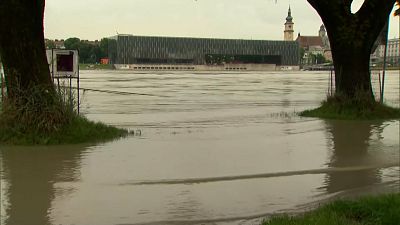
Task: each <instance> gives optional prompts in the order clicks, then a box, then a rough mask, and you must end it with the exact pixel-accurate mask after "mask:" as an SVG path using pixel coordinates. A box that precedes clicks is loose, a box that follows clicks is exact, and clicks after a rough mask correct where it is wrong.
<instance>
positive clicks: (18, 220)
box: [0, 71, 400, 225]
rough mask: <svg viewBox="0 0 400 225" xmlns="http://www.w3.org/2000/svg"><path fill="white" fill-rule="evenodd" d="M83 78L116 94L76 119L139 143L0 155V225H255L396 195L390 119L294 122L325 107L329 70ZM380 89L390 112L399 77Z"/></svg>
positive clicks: (93, 74) (93, 101)
mask: <svg viewBox="0 0 400 225" xmlns="http://www.w3.org/2000/svg"><path fill="white" fill-rule="evenodd" d="M81 76H82V78H81V86H82V87H84V88H87V89H95V90H103V91H104V90H108V91H113V92H112V93H105V92H95V91H85V92H84V93H82V105H81V110H82V113H84V114H85V115H86V116H87V117H88V118H89V119H91V120H95V121H102V122H105V123H107V124H111V125H115V126H118V127H123V128H127V129H130V130H132V131H134V132H135V135H133V136H130V137H128V138H123V139H119V140H115V141H112V142H107V143H98V144H82V145H70V146H68V145H66V146H47V147H5V146H1V147H0V148H1V151H0V162H1V165H0V170H1V190H0V194H1V224H4V225H93V224H96V225H110V224H115V225H117V224H118V225H138V224H149V225H157V224H160V225H162V224H173V225H176V224H177V225H180V224H182V225H186V224H217V225H239V224H240V225H250V224H259V223H260V221H261V220H262V218H264V217H265V216H269V215H271V214H276V213H295V212H301V211H304V210H307V209H311V208H313V207H315V206H316V205H318V204H320V203H321V202H325V201H329V200H331V199H334V198H338V197H342V196H345V197H352V196H359V195H364V194H371V193H386V192H395V191H399V188H400V184H399V178H400V169H399V168H400V155H399V121H386V122H382V121H372V122H359V121H358V122H356V121H335V120H321V119H314V118H301V117H299V116H297V115H296V112H299V111H302V110H304V109H309V108H314V107H316V106H318V105H319V103H320V102H321V101H322V100H323V99H325V97H326V95H327V91H328V86H329V81H328V80H329V76H328V73H327V72H265V73H250V72H247V73H225V74H213V73H199V74H194V73H193V74H192V73H184V72H180V73H158V74H154V73H153V74H152V73H143V74H139V73H136V74H132V73H130V72H123V71H83V72H82V74H81ZM386 84H387V86H386V95H385V101H386V102H387V103H388V104H390V105H394V106H398V105H399V102H400V99H399V74H398V72H389V74H388V76H387V81H386ZM373 85H374V88H375V89H376V90H377V87H378V82H377V76H376V75H374V77H373ZM135 93H136V94H135Z"/></svg>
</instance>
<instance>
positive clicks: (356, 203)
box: [262, 194, 400, 225]
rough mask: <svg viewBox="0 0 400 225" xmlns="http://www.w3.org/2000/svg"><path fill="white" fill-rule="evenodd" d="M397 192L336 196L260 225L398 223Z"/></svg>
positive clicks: (378, 224)
mask: <svg viewBox="0 0 400 225" xmlns="http://www.w3.org/2000/svg"><path fill="white" fill-rule="evenodd" d="M399 224H400V194H389V195H382V196H377V197H364V198H361V199H359V200H353V201H345V200H340V201H336V202H333V203H330V204H327V205H325V206H323V207H321V208H319V209H317V210H315V211H312V212H308V213H305V214H303V215H299V216H279V217H273V218H270V219H267V220H265V221H264V222H263V223H262V225H399Z"/></svg>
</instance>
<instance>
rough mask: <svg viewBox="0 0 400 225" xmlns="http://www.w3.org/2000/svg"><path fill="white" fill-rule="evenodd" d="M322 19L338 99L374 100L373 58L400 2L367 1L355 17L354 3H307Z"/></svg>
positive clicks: (335, 0)
mask: <svg viewBox="0 0 400 225" xmlns="http://www.w3.org/2000/svg"><path fill="white" fill-rule="evenodd" d="M307 1H308V2H309V3H310V4H311V5H312V6H313V7H314V9H315V10H316V11H317V12H318V14H319V15H320V16H321V18H322V20H323V22H324V24H325V27H326V29H327V32H328V37H329V41H330V43H331V50H332V57H333V63H334V66H335V74H336V95H340V96H345V97H348V98H352V99H354V98H359V97H360V95H363V96H367V98H369V99H370V100H373V98H374V96H373V92H372V87H371V73H370V69H369V61H370V54H371V51H372V47H373V45H374V42H375V40H376V39H377V38H378V36H379V34H380V32H381V30H382V29H383V27H384V26H385V25H386V22H387V21H388V18H389V15H390V12H391V10H392V9H393V5H394V3H395V2H396V0H384V1H382V0H365V2H364V4H363V6H362V7H361V9H360V10H359V11H358V12H357V13H355V14H353V13H351V4H352V2H353V0H307Z"/></svg>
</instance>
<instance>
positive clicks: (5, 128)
mask: <svg viewBox="0 0 400 225" xmlns="http://www.w3.org/2000/svg"><path fill="white" fill-rule="evenodd" d="M29 93H32V94H31V95H26V94H25V93H21V94H19V96H26V97H25V98H18V100H17V101H16V100H15V99H14V100H13V101H10V100H7V101H5V102H4V103H3V105H0V106H1V110H0V144H3V145H53V144H78V143H86V142H102V141H107V140H112V139H115V138H118V137H122V136H126V135H127V134H128V131H126V130H123V129H119V128H115V127H112V126H108V125H105V124H102V123H95V122H91V121H89V120H87V119H86V118H85V117H83V116H81V115H78V114H77V113H76V111H75V110H74V102H71V101H69V100H63V99H64V98H63V97H62V96H60V95H59V94H56V95H53V94H43V91H42V90H40V89H35V90H29Z"/></svg>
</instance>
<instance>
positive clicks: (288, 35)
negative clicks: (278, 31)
mask: <svg viewBox="0 0 400 225" xmlns="http://www.w3.org/2000/svg"><path fill="white" fill-rule="evenodd" d="M293 35H294V23H293V17H292V10H291V9H290V6H289V10H288V16H287V17H286V23H285V31H284V40H285V41H293V40H294V37H293Z"/></svg>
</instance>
